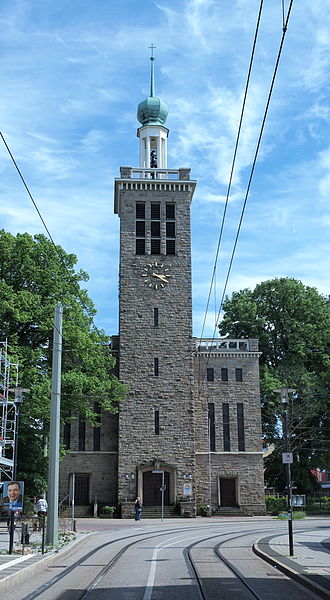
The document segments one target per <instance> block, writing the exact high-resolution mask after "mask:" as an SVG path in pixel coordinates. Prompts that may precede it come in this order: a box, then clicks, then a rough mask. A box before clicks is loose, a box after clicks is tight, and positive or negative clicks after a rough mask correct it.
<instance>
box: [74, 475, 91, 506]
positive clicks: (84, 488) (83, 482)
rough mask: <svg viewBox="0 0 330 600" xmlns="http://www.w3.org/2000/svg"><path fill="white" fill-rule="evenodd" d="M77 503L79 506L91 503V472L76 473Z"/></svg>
mask: <svg viewBox="0 0 330 600" xmlns="http://www.w3.org/2000/svg"><path fill="white" fill-rule="evenodd" d="M74 500H75V504H76V505H77V506H86V505H87V504H89V503H90V497H89V473H76V474H75V494H74Z"/></svg>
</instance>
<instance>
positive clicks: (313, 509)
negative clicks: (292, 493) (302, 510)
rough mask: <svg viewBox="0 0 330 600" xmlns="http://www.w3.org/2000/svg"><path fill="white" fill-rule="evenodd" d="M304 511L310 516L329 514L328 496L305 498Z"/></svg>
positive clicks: (329, 500) (329, 499)
mask: <svg viewBox="0 0 330 600" xmlns="http://www.w3.org/2000/svg"><path fill="white" fill-rule="evenodd" d="M306 511H307V512H308V513H310V514H330V496H323V497H322V498H307V500H306Z"/></svg>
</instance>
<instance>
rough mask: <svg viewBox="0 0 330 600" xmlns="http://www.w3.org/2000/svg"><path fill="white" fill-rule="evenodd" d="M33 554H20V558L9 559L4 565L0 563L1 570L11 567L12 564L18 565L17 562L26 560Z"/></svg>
mask: <svg viewBox="0 0 330 600" xmlns="http://www.w3.org/2000/svg"><path fill="white" fill-rule="evenodd" d="M33 556H34V555H33V554H25V556H19V557H18V558H14V559H13V560H8V561H7V562H5V563H3V565H0V571H2V570H3V569H9V567H11V566H12V565H16V564H17V563H20V562H23V561H24V560H27V559H28V558H32V557H33Z"/></svg>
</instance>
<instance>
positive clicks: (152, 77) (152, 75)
mask: <svg viewBox="0 0 330 600" xmlns="http://www.w3.org/2000/svg"><path fill="white" fill-rule="evenodd" d="M155 48H156V46H154V45H153V44H151V46H149V49H150V50H151V56H150V98H154V96H155V70H154V62H155V57H154V49H155Z"/></svg>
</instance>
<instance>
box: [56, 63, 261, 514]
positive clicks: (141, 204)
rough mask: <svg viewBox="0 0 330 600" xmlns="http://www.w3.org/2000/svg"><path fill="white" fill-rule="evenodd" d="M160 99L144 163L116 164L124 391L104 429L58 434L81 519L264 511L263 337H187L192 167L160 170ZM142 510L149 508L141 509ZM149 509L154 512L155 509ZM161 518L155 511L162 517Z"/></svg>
mask: <svg viewBox="0 0 330 600" xmlns="http://www.w3.org/2000/svg"><path fill="white" fill-rule="evenodd" d="M167 113H168V107H167V104H166V103H165V102H164V101H163V100H161V99H160V98H158V97H156V96H155V95H154V58H153V57H151V86H150V96H149V97H148V98H147V99H145V100H144V101H142V102H141V103H140V104H139V106H138V119H139V121H140V123H141V126H140V127H139V129H138V132H137V135H138V138H139V140H140V166H139V167H136V168H134V167H127V166H123V167H121V168H120V177H119V178H118V179H116V180H115V208H114V210H115V213H116V214H117V215H118V216H119V218H120V265H119V335H118V336H114V337H113V342H112V350H113V353H114V355H115V356H116V358H117V368H118V376H119V378H120V380H121V381H123V382H124V383H125V384H127V386H128V395H127V398H126V400H125V401H123V402H122V403H121V405H120V407H119V412H118V415H107V414H102V415H100V418H101V427H100V428H93V427H91V426H89V425H88V424H86V423H83V422H74V423H73V424H72V425H71V428H69V427H68V426H67V427H66V430H65V429H64V432H63V434H64V437H65V442H66V444H67V446H68V447H69V449H70V452H69V453H68V455H67V456H66V457H65V459H64V461H63V463H62V466H61V481H60V490H61V492H60V493H61V498H63V497H65V496H66V495H67V494H69V493H70V489H71V488H72V485H73V482H74V485H75V492H76V493H75V503H76V505H77V506H78V509H79V507H81V508H80V514H83V513H84V512H85V514H86V512H87V511H92V506H93V504H94V505H96V504H108V505H114V506H117V507H118V510H119V511H120V514H121V515H122V517H129V518H131V517H132V502H133V501H134V499H135V497H136V496H140V497H141V500H142V504H143V507H144V515H145V516H147V515H148V514H150V516H151V515H153V514H155V511H156V513H157V510H158V511H159V507H160V506H161V505H162V506H163V507H164V510H165V512H166V514H167V515H171V514H181V515H185V516H195V514H196V513H198V511H200V510H201V507H204V510H205V507H208V508H207V509H206V510H207V511H208V512H210V510H212V514H214V513H218V514H221V513H222V514H228V513H229V514H262V513H263V512H264V483H263V456H262V448H261V417H260V399H259V352H258V341H257V340H253V339H246V340H229V339H227V338H226V339H221V338H215V339H213V340H212V339H199V340H198V339H195V338H193V337H192V292H191V240H190V204H191V202H192V199H193V195H194V191H195V187H196V181H194V180H192V179H191V178H190V169H189V168H178V169H169V168H168V167H167V140H168V134H169V131H168V129H167V128H166V126H165V122H166V117H167ZM148 511H149V513H148ZM153 511H154V512H153ZM158 514H159V512H158Z"/></svg>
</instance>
